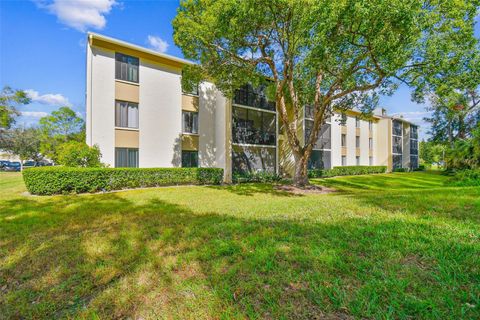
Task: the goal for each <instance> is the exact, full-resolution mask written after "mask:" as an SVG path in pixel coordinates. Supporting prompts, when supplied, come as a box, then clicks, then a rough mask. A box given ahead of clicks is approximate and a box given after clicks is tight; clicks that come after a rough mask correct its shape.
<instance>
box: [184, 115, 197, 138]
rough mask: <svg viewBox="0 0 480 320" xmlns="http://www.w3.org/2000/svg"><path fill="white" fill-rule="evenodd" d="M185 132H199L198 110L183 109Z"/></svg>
mask: <svg viewBox="0 0 480 320" xmlns="http://www.w3.org/2000/svg"><path fill="white" fill-rule="evenodd" d="M182 116H183V127H182V128H183V133H194V134H197V133H198V112H190V111H183V113H182Z"/></svg>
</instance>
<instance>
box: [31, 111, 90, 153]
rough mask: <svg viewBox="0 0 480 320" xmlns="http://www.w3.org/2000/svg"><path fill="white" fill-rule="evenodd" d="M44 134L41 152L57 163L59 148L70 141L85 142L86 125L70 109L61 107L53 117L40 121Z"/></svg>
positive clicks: (53, 113)
mask: <svg viewBox="0 0 480 320" xmlns="http://www.w3.org/2000/svg"><path fill="white" fill-rule="evenodd" d="M39 128H40V130H41V133H42V145H41V150H42V152H43V153H44V154H45V156H47V157H49V158H50V159H52V160H54V161H57V160H58V159H57V158H58V155H57V148H58V146H59V145H60V144H62V143H65V142H68V141H79V142H83V141H85V134H84V131H85V123H84V121H83V119H82V118H80V117H79V116H77V114H76V113H75V111H73V110H72V109H70V108H69V107H61V108H60V109H58V110H56V111H53V112H52V114H51V115H48V116H46V117H43V118H41V119H40V122H39Z"/></svg>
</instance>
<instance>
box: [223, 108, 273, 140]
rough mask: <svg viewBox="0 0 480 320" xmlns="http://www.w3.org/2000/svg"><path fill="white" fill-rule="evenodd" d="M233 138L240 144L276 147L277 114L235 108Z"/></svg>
mask: <svg viewBox="0 0 480 320" xmlns="http://www.w3.org/2000/svg"><path fill="white" fill-rule="evenodd" d="M232 138H233V142H234V143H238V144H254V145H255V144H256V145H268V146H275V145H276V118H275V114H273V113H270V112H262V111H258V110H251V109H246V108H241V107H236V106H234V107H233V124H232Z"/></svg>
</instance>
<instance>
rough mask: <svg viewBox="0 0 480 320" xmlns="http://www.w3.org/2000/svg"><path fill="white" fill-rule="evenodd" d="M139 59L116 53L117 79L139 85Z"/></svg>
mask: <svg viewBox="0 0 480 320" xmlns="http://www.w3.org/2000/svg"><path fill="white" fill-rule="evenodd" d="M138 65H139V59H138V58H136V57H132V56H127V55H126V54H122V53H118V52H117V53H115V79H118V80H124V81H129V82H136V83H138Z"/></svg>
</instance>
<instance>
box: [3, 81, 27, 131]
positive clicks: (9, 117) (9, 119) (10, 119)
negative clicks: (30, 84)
mask: <svg viewBox="0 0 480 320" xmlns="http://www.w3.org/2000/svg"><path fill="white" fill-rule="evenodd" d="M30 102H31V99H30V98H29V97H28V96H27V94H26V93H25V91H22V90H15V89H12V88H10V87H8V86H6V87H4V88H3V90H2V92H1V93H0V130H1V129H9V128H10V127H12V125H13V124H14V123H15V118H16V117H17V116H18V115H19V114H20V113H19V112H18V110H17V108H16V107H17V106H18V105H22V104H29V103H30Z"/></svg>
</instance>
